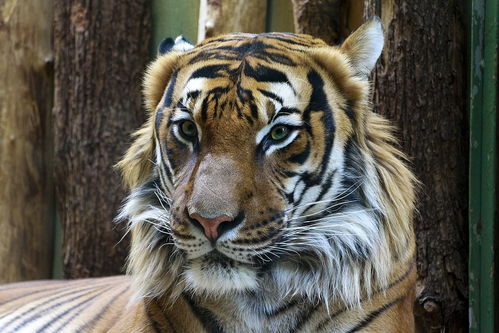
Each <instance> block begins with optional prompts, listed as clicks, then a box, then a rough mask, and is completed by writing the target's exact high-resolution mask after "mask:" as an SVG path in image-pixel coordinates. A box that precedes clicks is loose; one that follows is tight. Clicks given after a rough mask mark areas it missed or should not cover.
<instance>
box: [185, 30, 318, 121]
mask: <svg viewBox="0 0 499 333" xmlns="http://www.w3.org/2000/svg"><path fill="white" fill-rule="evenodd" d="M324 45H325V44H324V42H322V41H321V40H318V39H315V38H312V37H311V36H308V35H296V34H284V33H271V34H259V35H252V34H233V35H226V36H223V37H221V38H215V39H211V40H208V41H205V42H203V43H201V44H200V45H198V46H197V47H195V48H194V49H193V50H192V51H190V52H188V53H187V54H186V55H185V56H184V57H183V59H182V62H181V65H180V66H179V72H178V77H177V80H178V82H177V86H178V89H177V91H176V92H175V95H176V97H177V101H178V102H179V103H180V104H181V105H182V106H184V107H186V108H188V109H190V110H192V112H194V113H196V114H198V116H199V117H200V120H201V121H204V120H206V119H207V118H208V117H210V118H216V117H217V116H219V117H222V116H223V115H222V113H220V112H222V110H223V109H225V108H226V107H227V106H229V107H230V109H231V110H232V111H234V112H235V113H236V114H237V116H238V117H239V118H242V119H246V120H248V122H250V123H251V122H254V121H255V120H256V119H259V118H260V120H262V121H263V122H268V121H269V120H271V118H272V116H273V114H274V113H275V112H278V111H279V110H280V109H282V108H283V107H286V108H289V107H293V108H299V106H300V103H302V102H303V101H304V100H305V99H306V97H307V95H309V92H310V87H309V86H308V85H307V82H306V81H307V73H308V69H309V68H310V67H309V62H308V61H307V58H306V52H307V51H308V50H310V49H312V48H315V47H320V46H324Z"/></svg>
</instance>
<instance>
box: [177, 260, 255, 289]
mask: <svg viewBox="0 0 499 333" xmlns="http://www.w3.org/2000/svg"><path fill="white" fill-rule="evenodd" d="M184 276H185V281H186V284H187V286H186V287H187V289H189V290H191V291H192V292H194V293H201V294H205V295H218V296H220V295H221V294H230V293H235V292H242V291H249V290H255V289H257V288H258V277H257V270H256V269H255V268H254V267H252V266H249V265H246V264H242V263H239V262H236V261H234V260H232V259H230V258H228V257H226V256H224V255H222V254H220V253H216V252H211V253H209V254H207V255H205V256H203V257H200V258H196V259H193V260H191V261H190V262H189V264H188V265H187V267H186V270H185V272H184Z"/></svg>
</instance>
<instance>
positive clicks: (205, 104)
mask: <svg viewBox="0 0 499 333" xmlns="http://www.w3.org/2000/svg"><path fill="white" fill-rule="evenodd" d="M207 99H208V98H205V99H204V100H203V103H202V104H201V119H202V120H203V121H206V119H208V101H207Z"/></svg>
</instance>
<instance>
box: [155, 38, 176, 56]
mask: <svg viewBox="0 0 499 333" xmlns="http://www.w3.org/2000/svg"><path fill="white" fill-rule="evenodd" d="M174 45H175V42H174V41H173V39H172V38H171V37H167V38H165V39H163V40H162V41H161V43H159V46H158V54H159V55H163V54H165V53H168V52H170V51H171V49H172V48H173V46H174Z"/></svg>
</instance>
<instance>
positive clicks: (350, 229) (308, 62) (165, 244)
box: [0, 18, 418, 333]
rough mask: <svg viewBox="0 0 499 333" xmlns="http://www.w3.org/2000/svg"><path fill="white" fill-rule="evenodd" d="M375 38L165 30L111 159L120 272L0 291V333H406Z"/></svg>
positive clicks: (401, 172)
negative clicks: (128, 132) (374, 78)
mask: <svg viewBox="0 0 499 333" xmlns="http://www.w3.org/2000/svg"><path fill="white" fill-rule="evenodd" d="M383 44H384V30H383V26H382V24H381V21H380V19H379V18H372V19H370V20H368V21H367V22H366V23H364V24H363V25H362V26H361V27H359V28H358V29H357V30H356V31H354V32H353V33H352V34H351V35H350V36H349V37H347V38H346V40H345V41H344V42H343V43H342V44H341V45H338V46H330V45H328V44H326V43H325V42H323V41H322V40H320V39H318V38H314V37H312V36H309V35H304V34H292V33H262V34H247V33H233V34H227V35H222V36H216V37H213V38H211V39H207V40H205V41H203V42H201V43H199V44H198V45H196V46H194V45H192V44H191V43H189V42H188V41H187V40H186V39H185V38H183V37H182V36H179V37H178V38H177V39H175V40H173V39H166V40H164V41H163V42H162V43H161V44H160V47H159V52H158V55H157V57H156V59H155V60H154V61H153V62H152V63H151V64H150V65H149V67H148V69H147V70H146V74H145V77H144V82H143V94H144V100H145V108H146V110H147V114H148V118H147V120H146V122H145V124H144V125H143V126H142V127H141V128H140V129H138V130H137V131H136V132H135V133H134V134H133V137H132V141H133V142H132V144H131V146H130V147H129V149H128V151H127V152H126V154H125V155H124V157H123V158H122V159H121V161H120V162H118V164H117V168H118V169H119V170H120V171H121V173H122V176H123V179H124V182H125V184H126V186H127V187H128V188H129V189H130V194H129V196H128V197H127V198H126V201H125V202H124V205H123V207H122V209H121V211H120V213H119V215H118V219H119V220H125V221H127V226H128V231H129V233H130V235H131V245H130V253H129V257H128V261H127V273H128V274H127V275H126V276H116V277H108V278H94V279H83V280H75V281H39V282H22V283H15V284H11V285H6V286H3V287H0V327H1V330H0V331H1V332H5V333H7V332H219V333H220V332H269V333H270V332H357V331H362V332H414V331H415V323H414V316H413V303H414V301H415V297H416V264H415V249H416V244H415V235H414V231H413V214H414V210H415V202H416V190H415V189H416V188H417V184H418V183H417V179H416V178H415V176H414V174H413V173H412V172H411V170H410V168H409V166H408V164H409V162H408V159H407V157H406V156H405V155H404V154H403V153H402V152H401V150H400V148H399V146H398V142H397V139H396V136H395V134H394V133H395V132H394V128H393V126H392V125H391V124H390V123H389V121H388V120H386V119H385V118H383V117H382V116H381V115H379V114H377V113H375V112H374V111H373V106H372V104H371V102H370V98H371V96H372V92H371V81H370V73H371V71H372V70H373V69H374V67H375V65H376V62H377V60H378V58H379V57H380V55H381V53H382V49H383Z"/></svg>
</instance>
